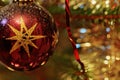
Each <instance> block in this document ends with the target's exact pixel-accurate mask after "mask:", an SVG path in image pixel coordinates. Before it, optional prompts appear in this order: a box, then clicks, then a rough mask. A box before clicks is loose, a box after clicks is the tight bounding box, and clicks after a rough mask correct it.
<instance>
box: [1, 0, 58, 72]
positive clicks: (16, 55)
mask: <svg viewBox="0 0 120 80" xmlns="http://www.w3.org/2000/svg"><path fill="white" fill-rule="evenodd" d="M57 42H58V34H57V29H56V27H55V23H54V20H53V18H52V16H51V15H50V14H49V13H48V12H47V10H45V9H44V8H43V7H42V6H39V5H37V4H35V3H34V2H33V0H27V1H26V0H25V1H24V0H17V1H16V0H13V3H12V4H10V5H7V6H5V7H3V8H1V10H0V61H1V62H2V63H4V64H5V66H7V67H8V68H9V69H13V70H18V71H24V70H33V69H35V68H37V67H39V66H41V65H44V64H45V63H46V62H47V60H48V58H49V56H50V55H51V54H52V52H53V50H54V48H55V45H56V43H57Z"/></svg>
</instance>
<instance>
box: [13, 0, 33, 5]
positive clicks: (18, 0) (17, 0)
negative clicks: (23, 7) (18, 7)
mask: <svg viewBox="0 0 120 80" xmlns="http://www.w3.org/2000/svg"><path fill="white" fill-rule="evenodd" d="M30 2H33V0H13V3H19V4H28V3H30Z"/></svg>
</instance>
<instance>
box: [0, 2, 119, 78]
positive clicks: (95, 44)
mask: <svg viewBox="0 0 120 80" xmlns="http://www.w3.org/2000/svg"><path fill="white" fill-rule="evenodd" d="M35 2H36V3H37V4H39V5H42V6H43V7H45V8H46V9H47V10H48V11H49V12H50V13H51V14H52V16H53V17H54V19H55V22H56V26H57V27H58V30H59V43H58V44H57V46H56V49H55V50H54V54H53V55H52V56H51V57H50V58H49V61H48V62H47V64H45V65H44V66H42V67H40V68H38V69H36V70H33V71H30V72H18V71H10V70H8V69H6V68H5V67H4V66H3V65H0V80H84V79H85V78H87V79H88V80H120V68H119V66H120V15H119V14H120V0H70V10H71V19H70V21H71V22H70V23H71V30H72V34H73V37H74V40H75V42H76V47H77V48H78V50H79V54H80V57H81V60H82V62H83V63H84V64H85V69H86V74H81V73H80V70H81V66H80V65H79V64H78V63H77V62H76V61H75V58H74V56H73V48H72V46H71V44H70V42H69V39H68V35H67V31H66V23H65V21H66V18H65V0H35ZM10 3H12V1H11V0H0V8H2V7H4V6H5V5H8V4H10Z"/></svg>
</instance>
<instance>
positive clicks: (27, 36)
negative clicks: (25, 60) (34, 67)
mask: <svg viewBox="0 0 120 80" xmlns="http://www.w3.org/2000/svg"><path fill="white" fill-rule="evenodd" d="M8 26H9V27H10V29H11V30H12V31H13V32H14V33H15V36H12V37H10V38H6V39H7V40H16V42H15V44H14V45H13V46H12V48H11V50H10V54H11V53H12V52H13V51H15V50H17V49H18V48H20V47H23V48H24V50H25V51H26V53H27V55H28V57H30V51H29V45H30V46H32V47H34V48H36V49H38V47H37V46H36V45H35V44H34V43H33V42H32V41H33V40H36V39H41V38H45V37H46V36H44V35H32V33H33V31H34V30H35V28H36V26H37V23H36V24H34V25H33V26H32V27H31V28H30V29H27V27H26V25H25V23H24V20H23V18H22V17H21V18H20V31H19V30H17V29H15V28H14V27H13V26H11V25H10V24H8Z"/></svg>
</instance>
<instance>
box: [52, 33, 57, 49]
mask: <svg viewBox="0 0 120 80" xmlns="http://www.w3.org/2000/svg"><path fill="white" fill-rule="evenodd" d="M52 38H53V39H54V40H53V42H52V46H53V47H54V46H55V45H56V43H57V42H58V35H57V33H56V32H54V34H53V35H52Z"/></svg>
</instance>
